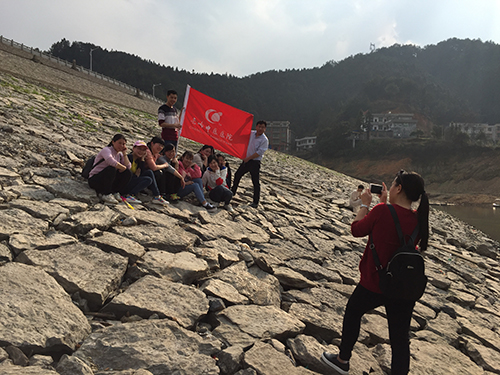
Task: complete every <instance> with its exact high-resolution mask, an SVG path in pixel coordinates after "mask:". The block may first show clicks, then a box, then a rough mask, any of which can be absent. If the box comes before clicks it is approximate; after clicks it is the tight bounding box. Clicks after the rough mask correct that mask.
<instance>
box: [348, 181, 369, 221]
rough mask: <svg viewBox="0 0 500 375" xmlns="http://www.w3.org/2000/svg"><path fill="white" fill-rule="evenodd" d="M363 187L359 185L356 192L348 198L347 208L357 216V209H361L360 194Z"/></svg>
mask: <svg viewBox="0 0 500 375" xmlns="http://www.w3.org/2000/svg"><path fill="white" fill-rule="evenodd" d="M364 188H365V187H364V186H363V185H359V186H358V188H357V189H356V190H354V191H353V192H352V194H351V196H350V197H349V207H350V208H352V211H353V212H354V213H355V214H357V213H358V211H359V208H360V207H361V203H362V202H361V193H362V192H363V189H364Z"/></svg>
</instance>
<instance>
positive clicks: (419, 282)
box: [370, 204, 427, 301]
mask: <svg viewBox="0 0 500 375" xmlns="http://www.w3.org/2000/svg"><path fill="white" fill-rule="evenodd" d="M387 206H388V207H389V211H390V212H391V215H392V217H393V219H394V224H395V225H396V231H397V232H398V237H399V241H400V243H401V247H399V248H398V249H397V250H396V252H395V253H394V255H393V256H392V258H391V260H390V261H389V263H387V266H386V267H385V268H383V267H382V265H381V264H380V259H379V257H378V254H377V252H376V251H375V245H374V243H373V240H370V241H371V243H370V248H371V249H372V252H373V259H374V260H375V265H376V266H377V270H378V274H379V279H380V281H379V287H380V290H381V291H382V293H383V294H385V295H386V296H387V297H390V298H397V299H405V300H411V301H417V300H418V299H420V297H422V295H423V294H424V291H425V286H426V285H427V276H425V262H424V258H423V257H422V255H421V254H420V253H419V252H418V250H416V249H415V245H414V244H415V239H416V238H417V234H418V229H419V228H418V224H417V226H416V227H415V230H414V231H413V233H412V235H411V236H410V238H409V240H408V241H405V236H404V235H403V231H402V230H401V225H400V224H399V219H398V215H397V213H396V210H395V209H394V207H393V206H392V205H390V204H388V205H387Z"/></svg>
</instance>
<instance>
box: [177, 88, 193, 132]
mask: <svg viewBox="0 0 500 375" xmlns="http://www.w3.org/2000/svg"><path fill="white" fill-rule="evenodd" d="M190 89H191V86H189V85H186V94H185V95H184V104H183V105H182V113H181V120H180V122H181V128H180V129H179V137H180V136H181V133H182V125H184V117H185V116H184V115H185V113H186V107H187V104H188V100H189V90H190Z"/></svg>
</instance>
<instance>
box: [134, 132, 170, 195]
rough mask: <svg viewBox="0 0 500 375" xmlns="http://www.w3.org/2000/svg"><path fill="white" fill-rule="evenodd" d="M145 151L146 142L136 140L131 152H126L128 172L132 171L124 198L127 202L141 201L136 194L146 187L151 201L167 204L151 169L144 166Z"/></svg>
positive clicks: (146, 147)
mask: <svg viewBox="0 0 500 375" xmlns="http://www.w3.org/2000/svg"><path fill="white" fill-rule="evenodd" d="M147 151H148V145H147V144H146V142H144V141H136V142H135V143H134V146H133V147H132V152H131V153H130V154H128V159H129V160H130V164H131V166H130V172H132V178H131V180H130V181H129V183H128V184H127V187H126V189H125V191H126V196H125V200H126V201H127V202H128V203H142V202H141V201H140V200H138V199H137V198H136V195H137V194H138V193H139V192H140V191H142V190H144V189H146V188H148V189H150V190H151V192H152V193H153V199H152V201H151V203H153V204H160V205H167V204H168V202H167V201H166V200H165V199H163V198H162V196H161V195H160V191H159V189H158V185H157V184H156V179H155V176H154V173H153V171H152V170H151V169H148V168H147V167H146V163H145V159H146V155H147Z"/></svg>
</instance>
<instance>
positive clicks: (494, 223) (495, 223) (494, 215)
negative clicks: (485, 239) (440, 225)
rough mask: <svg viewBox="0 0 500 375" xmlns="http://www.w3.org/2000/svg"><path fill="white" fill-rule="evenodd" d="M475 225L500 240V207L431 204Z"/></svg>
mask: <svg viewBox="0 0 500 375" xmlns="http://www.w3.org/2000/svg"><path fill="white" fill-rule="evenodd" d="M433 207H434V208H436V209H438V210H441V211H444V212H447V213H449V214H451V215H453V216H455V217H457V218H459V219H460V220H462V221H465V222H466V223H468V224H470V225H472V226H474V227H476V228H477V229H479V230H480V231H481V232H484V233H486V234H487V235H488V236H490V237H491V238H493V239H494V240H497V241H500V207H498V208H494V207H493V206H433Z"/></svg>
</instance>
